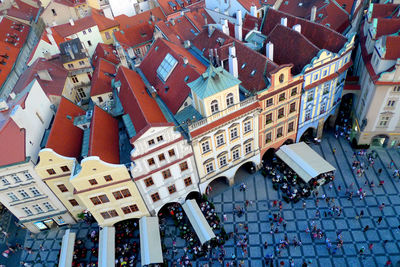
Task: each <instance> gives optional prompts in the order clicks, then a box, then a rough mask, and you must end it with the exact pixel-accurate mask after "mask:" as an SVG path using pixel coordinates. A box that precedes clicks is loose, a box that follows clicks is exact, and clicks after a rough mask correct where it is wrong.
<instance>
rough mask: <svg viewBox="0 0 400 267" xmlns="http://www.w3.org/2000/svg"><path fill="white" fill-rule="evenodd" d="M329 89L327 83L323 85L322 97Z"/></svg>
mask: <svg viewBox="0 0 400 267" xmlns="http://www.w3.org/2000/svg"><path fill="white" fill-rule="evenodd" d="M329 87H330V84H329V83H326V84H324V91H323V94H324V95H326V94H329Z"/></svg>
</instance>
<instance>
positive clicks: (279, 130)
mask: <svg viewBox="0 0 400 267" xmlns="http://www.w3.org/2000/svg"><path fill="white" fill-rule="evenodd" d="M282 135H283V127H279V128H278V130H277V131H276V138H279V137H281V136H282Z"/></svg>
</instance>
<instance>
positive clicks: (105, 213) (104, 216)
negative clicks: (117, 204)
mask: <svg viewBox="0 0 400 267" xmlns="http://www.w3.org/2000/svg"><path fill="white" fill-rule="evenodd" d="M100 215H101V216H102V217H103V219H109V218H111V215H110V214H108V212H107V211H106V212H101V213H100Z"/></svg>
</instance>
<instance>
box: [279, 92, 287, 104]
mask: <svg viewBox="0 0 400 267" xmlns="http://www.w3.org/2000/svg"><path fill="white" fill-rule="evenodd" d="M285 99H286V94H285V93H282V94H280V95H279V102H281V101H283V100H285Z"/></svg>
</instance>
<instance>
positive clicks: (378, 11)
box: [371, 4, 400, 18]
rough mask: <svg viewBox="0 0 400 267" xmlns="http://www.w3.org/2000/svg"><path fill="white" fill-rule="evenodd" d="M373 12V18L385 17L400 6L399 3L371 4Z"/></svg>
mask: <svg viewBox="0 0 400 267" xmlns="http://www.w3.org/2000/svg"><path fill="white" fill-rule="evenodd" d="M371 5H372V8H373V9H372V14H371V18H385V17H389V16H392V15H393V13H394V12H395V11H396V10H397V9H398V8H399V6H400V5H399V4H371Z"/></svg>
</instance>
